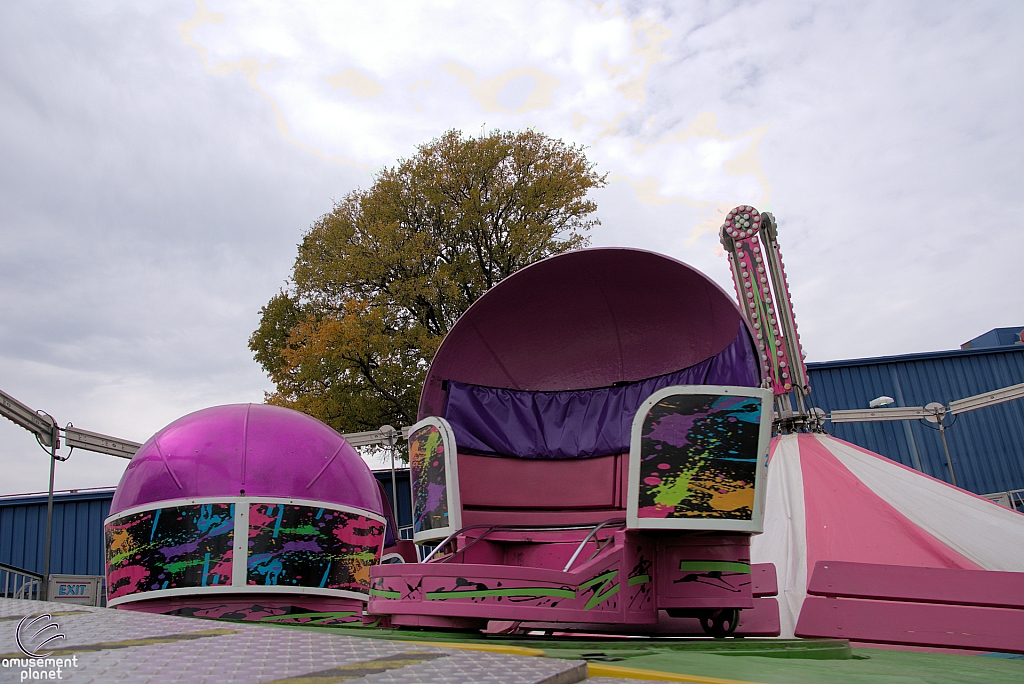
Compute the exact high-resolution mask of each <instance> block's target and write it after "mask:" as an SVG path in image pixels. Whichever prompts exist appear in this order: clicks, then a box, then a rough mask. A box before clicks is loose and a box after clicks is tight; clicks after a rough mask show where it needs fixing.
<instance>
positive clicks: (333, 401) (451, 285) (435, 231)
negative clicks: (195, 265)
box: [249, 130, 606, 432]
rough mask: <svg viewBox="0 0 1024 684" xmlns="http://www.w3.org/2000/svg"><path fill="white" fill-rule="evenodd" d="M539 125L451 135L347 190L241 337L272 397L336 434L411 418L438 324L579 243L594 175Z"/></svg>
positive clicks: (588, 217)
mask: <svg viewBox="0 0 1024 684" xmlns="http://www.w3.org/2000/svg"><path fill="white" fill-rule="evenodd" d="M594 168H595V165H594V164H592V163H590V162H589V161H588V160H587V158H586V156H585V155H584V153H583V149H582V148H581V147H578V146H574V145H567V144H566V143H564V142H562V141H560V140H556V139H552V138H549V137H548V136H546V135H544V134H542V133H538V132H536V131H532V130H527V131H523V132H518V133H513V132H500V131H499V132H493V133H491V134H489V135H483V134H481V135H480V136H479V137H464V136H463V135H462V133H460V132H459V131H455V130H451V131H448V132H447V133H445V134H444V135H442V136H441V137H440V138H438V139H436V140H433V141H431V142H429V143H427V144H425V145H422V146H420V147H419V148H418V151H417V153H416V154H415V155H414V156H413V157H412V158H411V159H404V160H400V161H399V163H398V165H397V166H395V167H394V168H385V169H384V170H383V171H381V172H380V173H378V174H377V176H376V178H375V179H374V182H373V185H372V186H370V188H369V189H368V190H356V191H354V192H352V193H349V194H348V195H347V196H346V197H345V198H344V199H342V200H341V201H340V202H336V203H335V204H334V208H333V209H332V210H331V211H330V212H329V213H327V214H324V215H323V216H321V217H320V218H319V219H318V220H317V221H316V222H315V223H314V224H313V225H312V227H311V228H310V229H309V231H308V232H307V233H306V234H305V235H304V236H303V240H302V243H301V244H300V245H299V254H298V258H297V259H296V260H295V265H294V267H293V270H292V274H291V278H290V280H289V283H288V286H287V287H286V288H285V289H284V290H282V291H281V292H280V293H279V294H277V295H276V296H274V297H273V298H272V299H271V300H270V301H269V302H268V303H267V305H266V306H264V307H263V308H262V309H261V310H260V315H261V319H260V325H259V328H257V330H256V331H255V332H254V333H253V334H252V337H251V338H250V339H249V348H250V349H251V350H252V351H253V353H254V356H255V358H256V361H257V362H258V363H259V364H260V365H261V366H262V367H263V369H264V370H265V371H266V372H267V373H268V375H269V376H270V378H271V380H273V382H274V383H275V385H276V386H277V389H276V391H275V392H273V393H268V394H267V401H268V403H272V404H277V405H279V406H288V407H290V408H294V409H297V410H299V411H303V412H305V413H308V414H310V415H312V416H315V417H317V418H319V419H320V420H322V421H324V422H326V423H327V424H328V425H331V426H332V427H334V428H335V429H338V430H341V431H343V432H356V431H361V430H372V429H376V428H378V427H380V426H381V425H383V424H391V425H410V424H412V423H413V422H415V420H416V407H417V404H418V402H419V394H420V390H421V388H422V384H423V379H424V377H425V375H426V370H427V366H428V365H429V363H430V360H431V359H432V358H433V355H434V352H435V351H436V350H437V347H438V345H439V344H440V343H441V339H442V338H443V337H444V335H445V333H446V332H448V330H449V329H450V328H451V326H452V325H454V323H455V321H456V320H457V319H458V317H459V316H460V315H461V314H462V313H463V312H464V311H465V310H466V309H467V308H469V306H470V305H471V304H472V303H473V302H474V301H476V300H477V299H478V298H479V297H480V296H481V295H482V294H483V293H484V292H486V291H487V290H488V289H489V288H491V287H493V286H494V285H495V284H497V283H498V282H500V281H501V280H502V279H503V278H506V277H507V276H509V275H511V274H512V273H514V272H515V271H517V270H519V269H520V268H522V267H524V266H526V265H528V264H530V263H532V262H534V261H537V260H538V259H542V258H544V257H547V256H550V255H553V254H558V253H561V252H565V251H567V250H571V249H577V248H579V247H583V246H586V244H587V243H588V238H587V237H586V236H585V233H586V232H587V231H588V230H589V229H590V228H591V226H593V225H596V224H598V223H599V221H598V220H597V219H596V218H595V217H593V216H592V214H593V213H594V211H595V210H596V209H597V205H596V204H595V203H594V202H593V201H592V200H590V199H588V197H587V194H588V192H589V191H590V190H591V189H593V188H599V187H602V186H603V185H604V184H605V182H606V175H599V174H597V173H596V172H595V170H594Z"/></svg>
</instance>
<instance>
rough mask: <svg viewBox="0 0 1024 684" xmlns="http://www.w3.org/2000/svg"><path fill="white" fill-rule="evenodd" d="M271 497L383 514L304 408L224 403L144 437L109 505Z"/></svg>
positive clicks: (356, 463)
mask: <svg viewBox="0 0 1024 684" xmlns="http://www.w3.org/2000/svg"><path fill="white" fill-rule="evenodd" d="M237 496H250V497H272V498H288V499H306V500H312V501H317V502H323V503H325V504H341V505H345V506H353V507H356V508H361V509H363V510H367V511H370V512H373V513H377V514H378V515H380V514H383V506H382V505H381V500H380V494H379V492H378V487H377V481H376V480H375V479H374V477H373V474H372V473H371V472H370V469H369V467H368V466H367V465H366V463H365V462H364V461H363V459H362V458H361V457H360V456H359V454H358V453H357V452H356V450H355V449H354V448H353V447H352V446H351V445H349V443H348V442H346V441H345V439H344V438H343V437H342V436H341V435H340V434H338V433H337V432H335V431H334V430H332V429H331V428H330V427H328V426H327V425H325V424H324V423H322V422H320V421H319V420H317V419H315V418H312V417H310V416H307V415H306V414H304V413H299V412H298V411H293V410H291V409H287V408H281V407H279V406H268V405H266V404H229V405H227V406H214V407H212V408H207V409H202V410H200V411H196V412H195V413H190V414H188V415H187V416H184V417H182V418H179V419H178V420H176V421H174V422H173V423H171V424H170V425H168V426H167V427H165V428H163V429H162V430H160V431H159V432H157V433H156V434H155V435H153V436H152V437H151V438H149V440H148V441H147V442H146V443H145V444H143V445H142V447H141V448H140V449H139V451H138V452H137V453H136V454H135V456H134V457H133V458H132V461H131V463H129V464H128V468H127V470H125V472H124V475H122V476H121V482H120V483H119V484H118V485H117V491H116V492H115V493H114V499H113V501H112V502H111V505H110V513H111V514H115V513H118V512H120V511H123V510H126V509H129V508H134V507H136V506H143V505H149V504H155V503H158V502H162V501H170V500H174V499H194V498H201V497H211V498H223V497H237Z"/></svg>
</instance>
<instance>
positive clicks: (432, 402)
mask: <svg viewBox="0 0 1024 684" xmlns="http://www.w3.org/2000/svg"><path fill="white" fill-rule="evenodd" d="M744 325H745V324H744V323H743V320H742V317H741V315H740V311H739V309H738V307H737V305H736V303H735V301H734V300H733V298H732V297H730V296H729V295H728V294H726V293H725V292H724V291H723V290H722V288H720V287H719V286H718V285H717V284H715V283H714V282H713V281H712V280H711V279H710V278H708V277H707V276H705V275H704V274H703V273H701V272H700V271H698V270H696V269H694V268H692V267H690V266H688V265H686V264H684V263H683V262H681V261H677V260H676V259H673V258H671V257H667V256H664V255H661V254H657V253H654V252H648V251H645V250H639V249H628V248H622V247H606V248H595V249H584V250H578V251H573V252H566V253H564V254H559V255H556V256H553V257H549V258H547V259H543V260H541V261H538V262H536V263H534V264H532V265H530V266H527V267H526V268H524V269H522V270H520V271H517V272H516V273H514V274H512V275H511V276H509V277H508V278H506V279H505V280H503V281H501V282H500V283H499V284H498V285H496V286H494V287H493V288H491V289H490V290H488V291H487V292H486V293H485V294H484V295H483V296H482V297H481V298H480V299H479V300H477V301H476V302H475V303H474V304H473V305H472V306H471V307H470V308H469V309H468V310H467V311H466V313H465V314H464V315H463V316H462V317H461V318H460V319H459V320H458V322H456V324H455V325H454V326H452V329H451V330H450V331H449V332H448V335H447V336H446V337H445V338H444V341H443V342H442V343H441V346H440V348H439V349H438V350H437V353H436V354H435V356H434V359H433V362H432V363H431V365H430V370H429V371H428V373H427V379H426V382H425V384H424V387H423V394H422V395H421V397H420V406H419V417H420V418H424V417H426V416H431V415H444V413H443V412H444V406H445V389H444V384H443V383H444V382H445V381H448V380H454V381H456V382H461V383H466V384H472V385H482V386H486V387H497V388H503V389H513V390H527V391H567V390H568V391H571V390H583V389H589V388H596V387H608V386H611V385H614V384H616V383H628V382H635V381H638V380H643V379H646V378H652V377H655V376H658V375H664V374H667V373H672V372H674V371H678V370H680V369H683V368H687V367H689V366H693V365H694V364H697V363H700V362H701V361H704V360H705V359H708V358H711V357H712V356H714V355H715V354H718V353H719V352H721V351H722V350H724V349H725V348H726V347H728V346H729V345H730V344H731V343H732V342H733V341H734V340H736V339H737V334H738V333H739V331H740V329H741V326H744Z"/></svg>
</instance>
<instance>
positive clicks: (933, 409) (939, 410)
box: [924, 401, 957, 487]
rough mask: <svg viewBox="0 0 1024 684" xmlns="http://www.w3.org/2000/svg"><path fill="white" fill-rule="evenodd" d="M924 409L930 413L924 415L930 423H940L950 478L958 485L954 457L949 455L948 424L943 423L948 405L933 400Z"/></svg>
mask: <svg viewBox="0 0 1024 684" xmlns="http://www.w3.org/2000/svg"><path fill="white" fill-rule="evenodd" d="M924 410H925V411H928V412H929V413H928V415H926V416H925V417H924V419H925V420H927V421H928V422H929V423H938V425H939V436H940V437H942V448H943V449H944V450H945V451H946V465H947V466H949V479H950V481H951V482H952V483H953V486H954V487H956V486H957V484H956V475H955V474H954V473H953V459H952V457H951V456H950V455H949V444H948V443H947V442H946V426H945V425H943V424H942V419H943V418H945V417H946V407H945V406H943V405H942V404H940V403H939V402H937V401H933V402H931V403H930V404H925V405H924Z"/></svg>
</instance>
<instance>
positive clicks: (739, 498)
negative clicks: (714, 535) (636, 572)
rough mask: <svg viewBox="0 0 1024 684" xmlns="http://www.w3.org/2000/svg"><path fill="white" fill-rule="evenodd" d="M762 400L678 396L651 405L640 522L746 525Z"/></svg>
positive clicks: (643, 441)
mask: <svg viewBox="0 0 1024 684" xmlns="http://www.w3.org/2000/svg"><path fill="white" fill-rule="evenodd" d="M760 421H761V399H758V398H755V397H740V396H732V397H730V396H726V397H723V396H721V395H708V394H676V395H671V396H668V397H665V398H664V399H662V400H661V401H660V402H658V403H657V404H655V405H654V406H652V407H651V410H650V411H649V412H648V414H647V416H646V417H645V418H644V423H643V429H642V432H641V441H640V498H639V505H638V512H637V513H638V517H640V518H693V517H700V518H724V519H732V520H750V519H751V517H752V515H753V510H754V486H755V475H756V472H757V445H758V434H759V430H760Z"/></svg>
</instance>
